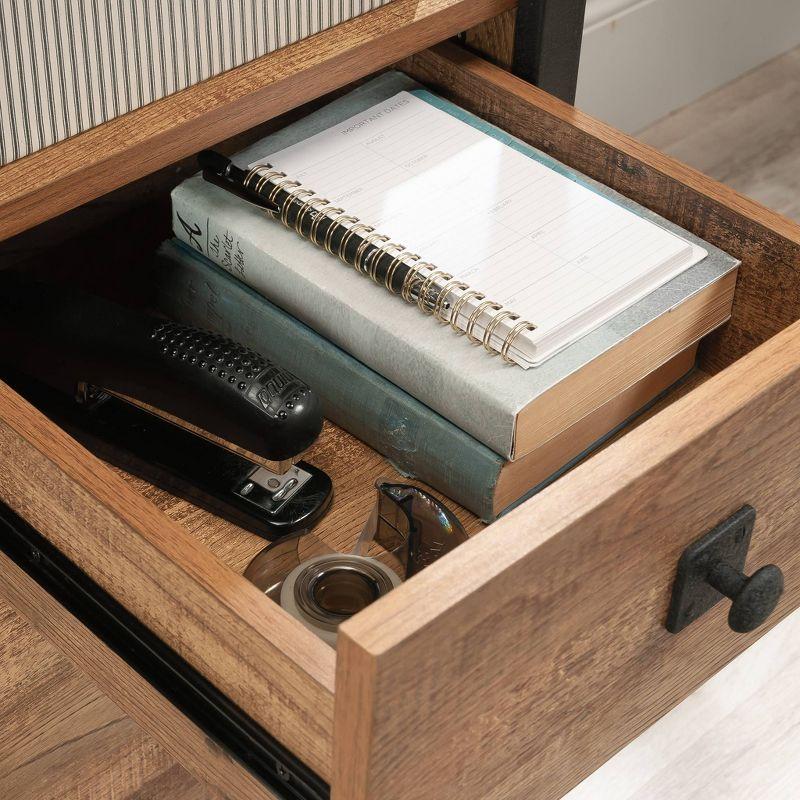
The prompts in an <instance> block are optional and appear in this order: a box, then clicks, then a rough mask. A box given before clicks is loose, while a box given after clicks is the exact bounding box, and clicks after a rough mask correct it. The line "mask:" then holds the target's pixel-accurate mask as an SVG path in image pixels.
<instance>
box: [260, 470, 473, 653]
mask: <svg viewBox="0 0 800 800" xmlns="http://www.w3.org/2000/svg"><path fill="white" fill-rule="evenodd" d="M376 489H377V500H376V502H375V506H374V507H373V509H372V513H371V514H370V516H369V519H368V520H367V522H366V523H365V525H364V528H363V529H362V531H361V535H360V536H359V539H358V542H357V543H356V546H355V547H354V548H353V551H352V552H350V553H339V552H336V551H335V550H332V549H331V548H330V547H328V545H326V544H325V543H324V542H322V541H321V540H320V539H318V538H317V537H316V536H315V535H314V534H313V533H309V532H301V533H297V534H294V535H292V536H288V537H286V538H284V539H281V540H280V541H278V542H275V543H274V544H272V545H270V546H269V547H267V548H266V549H264V550H262V551H261V552H260V553H259V554H258V555H257V556H256V557H255V558H254V559H253V560H252V561H251V562H250V564H249V566H248V567H247V569H246V570H245V573H244V576H245V578H247V579H248V580H249V581H251V582H252V583H254V584H255V585H256V586H257V587H258V588H259V589H261V591H263V592H264V593H265V594H266V595H267V596H268V597H269V598H270V599H272V600H274V601H275V602H276V603H278V604H279V605H280V606H281V607H282V608H284V609H285V610H286V611H287V612H288V613H289V614H291V615H292V616H294V617H296V618H297V619H299V620H300V621H301V622H302V623H303V624H304V625H305V626H306V627H307V628H309V629H310V630H312V631H313V632H314V633H316V634H317V635H318V636H319V637H321V638H322V639H324V640H325V641H326V642H328V644H330V645H335V644H336V634H337V630H338V628H339V625H340V624H341V623H342V622H344V621H345V620H347V619H349V618H350V617H351V616H353V615H354V614H357V613H358V612H359V611H361V610H362V609H364V608H366V607H367V606H368V605H369V604H370V603H373V602H374V601H375V600H377V599H378V598H379V597H382V596H383V595H385V594H387V593H388V592H390V591H391V590H392V589H394V588H395V587H396V586H399V585H400V583H401V582H402V581H403V580H405V579H406V578H410V577H411V576H412V575H415V574H416V573H417V572H419V571H420V570H422V569H424V568H425V567H426V566H428V565H429V564H431V563H433V562H434V561H435V560H436V559H437V558H440V557H441V556H443V555H445V554H446V553H449V552H450V551H451V550H452V549H453V548H455V547H457V546H458V545H459V544H461V543H462V542H464V541H466V539H467V534H466V532H465V531H464V528H463V527H462V525H461V523H460V522H459V521H458V518H457V517H456V516H455V515H454V514H453V513H452V512H451V511H450V510H449V509H448V508H447V507H446V506H444V505H443V504H442V503H440V502H439V501H438V500H437V499H436V498H435V497H433V496H432V495H430V494H428V493H427V492H425V491H424V490H422V489H420V488H418V487H416V486H410V485H407V484H400V483H387V482H379V483H377V484H376Z"/></svg>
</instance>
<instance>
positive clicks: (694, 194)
mask: <svg viewBox="0 0 800 800" xmlns="http://www.w3.org/2000/svg"><path fill="white" fill-rule="evenodd" d="M401 67H402V68H403V69H404V70H405V71H406V72H408V73H409V74H410V75H412V77H414V78H416V79H417V80H419V81H421V82H423V83H426V84H427V85H428V86H429V87H430V88H431V89H432V90H434V91H437V92H439V93H440V94H442V95H444V96H445V97H447V98H448V99H451V100H453V101H454V102H456V103H459V104H460V105H462V106H464V107H465V108H467V109H469V110H470V111H473V112H475V113H476V114H478V115H480V116H482V117H484V118H485V119H487V120H489V121H490V122H493V123H495V124H496V125H498V126H500V127H501V128H503V129H505V130H507V131H509V132H510V133H512V134H514V135H515V136H518V137H519V138H521V139H523V140H524V141H526V142H529V143H530V144H533V145H534V146H536V147H539V148H540V149H541V150H544V151H545V152H546V153H548V154H550V155H552V156H554V157H555V158H557V159H559V160H561V161H563V162H564V163H566V164H568V165H569V166H571V167H575V168H576V169H578V170H580V171H581V172H583V173H585V174H586V175H589V176H590V177H592V178H595V179H596V180H599V181H600V182H601V183H605V184H606V185H608V186H611V187H612V188H614V189H617V190H618V191H619V192H621V193H622V194H624V195H626V196H627V197H630V198H632V199H633V200H636V201H637V202H639V203H642V204H643V205H645V206H647V207H648V208H651V209H653V210H654V211H656V212H658V213H659V214H661V215H663V216H664V217H666V218H667V219H670V220H672V221H673V222H675V223H677V224H678V225H681V226H682V227H684V228H687V229H688V230H690V231H692V232H693V233H695V234H697V235H698V236H700V237H701V238H703V239H706V240H707V241H709V242H711V243H713V244H715V245H717V246H718V247H720V248H722V249H723V250H726V251H727V252H729V253H731V254H732V255H734V256H736V257H737V258H740V259H741V260H742V267H741V269H740V273H739V282H738V286H737V293H736V302H735V306H734V314H733V318H732V320H731V322H730V323H729V324H728V325H726V326H725V327H724V328H722V329H721V330H720V331H719V332H717V333H715V334H713V335H712V336H709V337H708V338H707V339H706V340H705V341H704V342H703V345H702V347H701V350H700V362H701V365H702V366H703V368H704V369H707V370H709V371H711V372H716V371H718V370H720V369H722V368H724V367H726V366H728V365H729V364H732V363H733V362H734V361H735V360H736V359H737V358H739V357H740V356H742V355H743V354H744V353H747V352H749V351H750V350H752V349H753V348H754V347H756V346H757V345H758V344H760V343H762V342H764V341H766V340H767V339H769V337H771V336H773V335H774V334H776V333H777V332H778V331H780V330H782V329H783V328H785V327H786V326H787V325H789V324H791V323H792V322H794V321H795V320H796V319H798V318H799V317H800V226H798V225H797V224H796V223H795V222H793V221H791V220H789V219H787V218H786V217H784V216H782V215H781V214H778V213H776V212H775V211H771V210H769V209H768V208H766V207H764V206H763V205H761V204H760V203H757V202H756V201H754V200H751V199H749V198H747V197H743V196H742V195H740V194H739V193H737V192H736V191H735V190H734V189H731V188H730V187H728V186H725V185H723V184H721V183H719V182H717V181H715V180H713V179H711V178H709V177H707V176H705V175H703V174H702V173H700V172H698V171H697V170H695V169H692V168H691V167H688V166H686V165H685V164H682V163H680V162H679V161H676V160H675V159H673V158H670V157H669V156H666V155H664V154H663V153H661V152H659V151H658V150H656V149H654V148H652V147H650V146H648V145H646V144H642V143H641V142H639V141H637V140H636V139H634V138H632V137H630V136H627V135H626V134H623V133H621V132H620V131H618V130H616V129H614V128H612V127H611V126H609V125H606V124H605V123H603V122H600V121H599V120H596V119H594V118H593V117H590V116H589V115H588V114H584V113H583V112H581V111H578V110H577V109H575V108H573V107H572V106H570V105H568V104H566V103H563V102H561V101H560V100H558V99H556V98H555V97H552V96H551V95H549V94H547V93H546V92H543V91H541V90H540V89H537V88H536V87H535V86H531V85H530V84H527V83H525V82H524V81H521V80H520V79H518V78H515V77H514V76H513V75H511V74H510V73H508V72H506V71H505V70H503V69H501V68H500V67H497V66H494V65H492V64H489V63H488V62H486V61H485V60H483V59H481V58H478V57H477V56H474V55H471V54H469V53H467V52H465V51H464V50H462V49H460V48H458V47H456V46H455V45H452V44H449V43H445V44H441V45H438V46H437V47H435V48H433V49H431V50H428V51H425V52H424V53H420V54H418V55H416V56H413V57H412V58H410V59H407V60H406V61H405V62H403V63H402V64H401Z"/></svg>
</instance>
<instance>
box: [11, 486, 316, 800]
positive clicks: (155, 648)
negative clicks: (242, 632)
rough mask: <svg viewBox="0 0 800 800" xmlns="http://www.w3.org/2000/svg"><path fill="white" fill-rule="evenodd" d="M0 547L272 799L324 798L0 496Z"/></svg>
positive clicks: (294, 763) (302, 769)
mask: <svg viewBox="0 0 800 800" xmlns="http://www.w3.org/2000/svg"><path fill="white" fill-rule="evenodd" d="M0 550H2V551H3V552H4V553H5V554H6V555H7V556H8V557H9V558H10V559H11V560H12V561H14V563H15V564H17V566H19V567H20V568H21V569H22V570H24V571H25V572H26V573H27V574H28V575H29V576H30V577H31V578H33V580H35V581H36V582H37V583H38V584H39V585H40V586H41V587H42V588H43V589H45V591H47V592H48V593H49V594H50V595H52V596H53V597H54V598H55V599H56V600H57V601H58V602H59V603H60V604H61V605H62V606H64V608H66V609H67V611H69V612H70V613H71V614H72V615H73V616H74V617H76V618H77V619H78V620H79V621H80V622H81V623H82V624H83V625H85V626H86V627H87V628H88V629H89V630H90V631H91V632H92V633H93V634H94V635H95V636H96V637H97V638H98V639H100V640H101V641H102V642H104V643H105V644H106V645H107V646H108V647H109V648H110V649H111V650H113V651H114V652H115V653H116V654H117V655H118V656H119V657H120V658H122V659H123V660H124V661H125V662H126V663H127V664H128V665H129V666H130V667H131V668H132V669H133V670H135V671H136V672H138V673H139V674H140V675H141V676H142V677H143V678H144V679H145V680H146V681H147V682H148V683H150V685H151V686H153V688H154V689H156V690H157V691H158V692H159V693H160V694H161V695H163V696H164V697H165V698H166V699H167V700H168V701H169V702H170V703H172V705H174V706H175V708H176V709H177V710H178V711H179V712H180V713H181V714H183V715H184V716H186V717H187V718H188V719H190V720H191V721H192V722H193V723H194V724H195V725H197V727H198V728H200V729H201V730H202V731H203V732H204V733H205V734H206V735H207V736H208V737H209V738H211V739H213V740H214V741H215V742H216V743H217V744H219V745H220V746H221V747H223V748H224V749H225V750H227V751H228V753H230V755H231V756H233V757H234V758H235V759H236V760H237V761H239V763H241V764H242V765H243V766H244V767H246V768H247V769H248V770H249V771H250V772H251V773H252V774H253V775H254V776H255V777H256V778H258V779H259V780H260V781H261V782H262V783H263V784H264V785H265V786H266V787H267V789H268V790H269V791H270V792H272V793H273V794H274V795H275V796H276V797H277V798H279V799H280V800H329V798H330V787H329V786H328V784H326V783H325V782H324V781H323V780H322V779H321V778H320V777H319V776H318V775H316V774H315V773H314V772H313V771H312V770H311V769H309V768H308V767H307V766H306V765H305V764H303V763H302V762H301V761H300V760H299V759H298V758H296V757H295V756H294V755H293V754H292V753H291V752H289V751H288V750H287V749H286V748H285V747H284V746H283V745H281V744H280V742H278V741H277V740H276V739H275V738H273V737H272V736H271V735H270V734H269V733H267V731H265V730H264V729H263V728H262V727H261V726H260V725H259V724H258V723H257V722H255V721H254V720H253V719H252V718H251V717H250V716H248V715H247V714H246V713H245V712H244V711H242V709H240V708H239V707H238V706H236V705H235V704H234V703H233V702H232V701H231V700H230V699H229V698H227V697H226V696H225V695H224V694H222V693H221V692H220V691H219V690H218V689H217V688H216V687H215V686H213V685H212V684H211V683H209V681H208V680H206V678H204V677H203V676H202V675H201V674H200V673H199V672H198V671H197V670H196V669H195V668H194V667H192V666H191V665H190V664H189V663H188V662H187V661H185V660H184V659H183V658H182V657H181V656H180V655H178V654H177V653H176V652H175V651H174V650H173V649H172V648H170V647H169V646H168V645H167V644H165V643H164V642H163V641H161V639H159V638H158V637H157V636H156V635H155V634H154V633H153V632H152V631H150V630H149V629H148V628H146V627H145V626H144V625H143V624H142V623H141V622H140V621H139V620H138V619H136V617H135V616H133V614H131V613H130V612H129V611H127V609H125V608H124V607H123V606H122V605H120V603H118V602H117V601H116V600H115V599H114V598H113V597H112V596H111V595H110V594H108V593H107V592H106V591H105V590H104V589H103V588H102V587H100V586H99V585H98V584H97V583H95V582H94V581H93V580H92V579H91V578H90V577H89V576H88V575H86V573H85V572H83V571H82V570H81V569H79V568H78V567H77V566H76V565H75V564H73V563H72V562H71V561H69V559H67V558H66V557H65V556H64V555H63V554H62V553H60V552H59V551H58V550H57V549H56V548H55V547H54V546H53V545H52V544H51V543H50V542H48V541H47V539H45V538H44V537H43V536H42V535H41V534H40V533H39V532H38V531H36V530H35V529H34V528H32V527H31V526H30V525H29V524H28V523H27V522H26V521H25V520H24V519H22V518H21V517H20V516H19V515H18V514H16V513H15V512H14V511H13V510H12V509H10V508H9V507H8V506H6V505H4V504H3V503H1V502H0Z"/></svg>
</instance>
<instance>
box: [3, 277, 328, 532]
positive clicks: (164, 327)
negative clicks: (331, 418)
mask: <svg viewBox="0 0 800 800" xmlns="http://www.w3.org/2000/svg"><path fill="white" fill-rule="evenodd" d="M0 377H2V378H3V379H4V380H6V381H7V382H8V383H10V384H11V385H13V386H14V387H15V388H16V389H17V390H18V391H20V393H21V394H23V396H26V397H28V399H29V400H30V401H31V402H33V403H34V405H36V406H38V407H39V408H40V409H41V410H42V411H43V412H44V413H45V414H47V415H48V416H50V417H51V418H52V419H53V420H54V421H55V422H56V423H57V424H59V425H60V426H61V427H63V428H65V429H66V430H67V431H68V432H69V433H70V434H71V435H73V436H74V437H75V438H76V439H78V440H79V441H81V442H82V443H83V444H84V445H85V446H86V447H87V448H88V449H90V450H92V451H93V452H95V453H96V454H97V455H98V456H100V457H101V458H103V459H104V460H106V461H108V462H110V463H112V464H114V465H116V466H119V467H121V468H122V469H124V470H126V471H128V472H131V473H133V474H135V475H138V476H140V477H142V478H145V479H146V480H148V481H150V482H151V483H153V484H155V485H157V486H160V487H162V488H165V489H167V490H168V491H171V492H172V493H174V494H177V495H179V496H181V497H184V498H186V499H189V500H191V501H192V502H194V503H196V504H197V505H200V506H202V507H204V508H207V509H208V510H210V511H212V512H213V513H215V514H218V515H219V516H222V517H225V518H226V519H229V520H231V521H232V522H235V523H236V524H238V525H241V526H242V527H244V528H247V529H249V530H251V531H253V532H254V533H257V534H259V535H261V536H264V537H265V538H268V539H275V538H278V537H280V536H283V535H285V534H287V533H291V532H293V531H296V530H298V529H301V528H311V527H313V525H314V523H315V522H316V521H317V520H318V519H319V518H320V517H321V516H322V515H323V514H324V513H325V511H326V510H327V508H328V506H329V505H330V501H331V492H332V490H331V481H330V478H329V477H328V476H327V475H326V474H325V473H324V472H322V471H321V470H319V469H317V468H316V467H314V466H313V465H311V464H308V463H306V462H304V461H297V459H298V458H299V457H300V456H301V454H302V453H303V452H304V451H305V450H306V449H307V448H308V447H309V446H310V445H311V444H312V443H313V442H314V440H315V439H316V438H317V436H318V435H319V433H320V430H321V428H322V414H321V411H320V406H319V402H318V399H317V398H316V396H315V395H314V393H313V392H312V391H311V390H310V389H309V387H308V386H306V385H305V384H304V383H303V382H302V381H300V380H299V379H298V378H296V377H295V376H294V375H291V374H290V373H288V372H286V370H284V369H282V368H281V367H279V366H278V365H276V364H274V363H272V362H270V361H268V360H267V359H265V358H263V357H262V356H260V355H258V354H257V353H255V352H253V351H252V350H250V349H248V348H246V347H244V346H242V345H240V344H237V343H236V342H233V341H231V340H230V339H227V338H225V337H223V336H218V335H216V334H213V333H209V332H206V331H201V330H197V329H195V328H190V327H187V326H185V325H179V324H177V323H173V322H170V321H168V320H164V319H160V318H157V317H154V316H149V315H147V314H145V313H141V312H139V311H135V310H132V309H130V308H127V307H124V306H120V305H117V304H115V303H112V302H109V301H107V300H104V299H101V298H99V297H95V296H93V295H88V294H84V293H82V292H79V291H75V290H72V289H65V288H63V287H56V286H51V285H49V284H43V283H36V282H32V281H29V280H27V279H26V278H21V277H18V276H13V275H4V276H2V280H0Z"/></svg>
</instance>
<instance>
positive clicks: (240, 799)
mask: <svg viewBox="0 0 800 800" xmlns="http://www.w3.org/2000/svg"><path fill="white" fill-rule="evenodd" d="M0 591H1V592H2V594H3V596H4V597H7V598H8V599H9V601H10V602H11V603H12V605H13V606H14V608H16V609H18V610H19V611H20V612H21V613H22V614H23V615H24V616H25V618H26V619H28V620H30V621H31V623H32V624H33V625H34V626H35V627H36V628H37V630H39V631H41V632H42V633H43V634H44V635H45V636H47V638H48V639H49V640H50V641H52V642H54V643H55V644H56V646H57V647H58V648H59V649H60V650H61V651H62V652H63V653H64V654H65V655H66V656H67V657H68V658H69V659H70V661H71V662H72V663H74V664H76V665H77V666H78V667H80V669H81V670H82V671H83V672H84V673H85V675H87V676H88V677H89V678H91V679H92V680H94V681H95V682H96V683H97V685H98V686H100V687H102V689H103V691H104V693H105V694H106V695H107V697H109V698H110V699H111V700H113V701H114V702H115V703H116V705H117V706H118V707H119V708H120V709H121V710H122V711H123V712H125V714H127V715H128V716H129V717H130V718H131V719H132V720H134V721H136V722H139V723H140V724H141V725H143V726H144V727H145V728H146V729H147V730H148V731H149V732H150V733H151V734H153V735H154V736H156V738H157V739H158V740H159V741H160V742H162V743H163V744H164V748H165V750H166V751H168V752H169V753H170V755H171V756H172V757H173V758H174V759H175V761H176V762H177V763H180V764H182V765H183V766H185V767H186V770H188V771H189V772H190V773H191V774H192V775H194V776H195V777H196V778H198V779H199V780H200V781H201V783H200V787H201V790H202V791H204V792H205V793H206V794H207V795H208V794H209V793H210V794H211V796H212V797H216V796H220V795H221V792H222V790H224V792H225V795H226V796H227V797H228V798H229V799H230V800H275V798H274V795H273V794H272V793H270V792H268V791H266V789H265V788H264V787H263V785H262V784H261V782H260V781H259V780H258V779H256V778H255V777H254V776H253V775H252V774H251V773H250V772H248V771H247V770H246V769H245V768H243V767H242V766H241V765H240V764H239V763H238V762H236V761H234V760H233V759H232V758H231V756H230V755H228V754H227V753H226V752H225V751H224V750H222V749H221V748H220V747H219V746H218V745H216V744H215V743H214V742H213V741H211V740H210V739H209V738H208V737H207V736H206V735H205V733H203V731H202V730H200V729H199V728H197V727H196V726H195V725H193V724H192V723H191V722H189V721H188V720H187V719H186V718H185V717H184V716H183V715H182V714H179V713H177V712H176V711H175V710H174V708H173V707H172V705H171V704H170V703H169V702H168V701H167V700H165V699H164V698H163V696H162V695H161V694H159V693H158V692H157V691H156V690H155V689H154V688H153V687H152V686H151V685H150V684H149V683H148V682H147V681H146V680H145V679H144V678H142V677H141V676H140V675H139V674H138V673H137V672H136V671H135V670H133V669H131V668H130V667H129V666H128V665H127V664H126V663H125V661H124V660H123V659H122V658H120V657H119V656H117V655H116V654H115V653H113V652H112V651H111V650H110V649H109V648H108V647H106V646H105V645H104V644H103V643H102V642H100V640H99V639H97V638H96V637H95V636H94V635H93V634H92V633H91V632H90V631H88V630H87V629H86V628H84V626H83V625H82V624H81V623H79V622H77V620H75V618H74V617H72V615H71V614H70V613H69V612H68V611H67V610H66V609H65V608H64V607H63V606H62V605H61V604H60V603H58V602H57V601H56V600H54V599H53V598H52V597H51V596H50V595H49V594H48V593H47V592H46V591H45V590H44V589H42V588H41V587H40V586H39V585H38V584H37V583H36V582H35V581H34V580H33V579H32V578H30V577H29V576H28V575H26V574H25V572H23V571H22V570H21V569H20V568H19V567H18V566H17V565H16V564H14V562H13V561H11V560H10V559H9V558H8V557H7V556H6V555H5V554H4V553H0ZM70 699H71V698H70V697H69V696H67V697H65V698H64V701H63V702H64V708H63V709H61V708H60V705H59V703H60V698H59V697H53V696H52V695H51V696H50V698H49V703H50V712H51V713H53V715H54V716H55V717H56V719H58V716H59V714H60V713H64V712H66V713H67V714H69V712H70V711H73V708H72V707H71V703H70V702H69V701H70ZM92 716H93V715H92V714H91V713H87V714H86V720H85V722H88V723H90V724H91V721H92ZM70 718H71V715H70V717H68V719H70ZM119 721H123V720H120V719H119V716H118V718H117V720H115V722H119ZM11 722H12V725H15V724H18V722H19V720H18V718H17V716H16V715H15V716H13V717H12V719H11ZM106 727H107V726H105V725H103V726H101V727H100V728H99V730H97V731H90V732H89V733H90V734H92V735H94V734H95V733H96V734H99V741H98V744H103V743H104V744H108V742H107V740H105V739H104V734H105V733H109V734H110V731H106ZM30 733H31V734H32V736H34V737H35V736H37V735H38V736H41V735H44V736H45V737H48V736H50V735H52V731H50V732H48V731H46V732H45V733H44V734H42V733H41V731H38V732H37V731H35V730H33V731H31V732H30ZM132 733H133V731H132V730H131V729H130V727H129V726H127V725H123V727H122V729H121V730H120V732H119V733H118V738H119V743H118V744H117V747H120V748H124V747H125V746H126V744H127V743H128V742H129V741H130V739H131V735H132ZM68 741H69V740H68ZM145 741H146V740H145V739H144V737H142V736H141V735H140V736H139V742H138V744H139V746H141V745H144V744H145ZM18 744H19V743H18ZM136 745H137V743H136V742H135V741H134V742H130V746H132V747H133V750H132V752H130V753H129V755H128V757H129V758H130V759H131V760H133V761H135V760H136V758H137V753H136ZM62 746H63V745H62ZM152 747H153V745H152V744H150V748H151V749H152ZM76 749H81V750H82V749H83V748H76ZM99 749H100V751H101V752H100V753H98V757H99V756H101V755H103V753H102V748H99ZM56 750H59V751H61V753H60V757H62V758H64V757H67V756H68V751H67V752H64V751H62V748H61V746H59V747H56ZM159 751H160V748H159V749H158V751H153V755H154V756H155V755H156V753H157V754H158V757H159V769H161V770H163V771H165V772H173V774H174V778H165V780H170V779H174V780H180V782H181V784H182V785H183V789H187V790H188V789H192V790H195V789H196V788H197V787H196V785H195V786H193V784H196V781H193V780H191V779H189V780H187V776H186V774H185V772H184V771H183V770H179V771H178V770H175V771H173V770H172V765H170V764H169V760H168V759H167V758H166V757H165V755H164V753H163V752H159ZM119 756H120V754H115V753H113V752H111V753H105V757H108V758H117V759H118V758H119ZM10 760H11V759H9V761H10ZM36 760H37V761H39V762H42V759H36ZM144 763H145V765H146V764H147V761H146V760H145V762H144ZM104 766H105V768H106V770H107V775H106V777H105V778H104V779H101V785H102V781H103V780H105V781H106V782H107V783H108V782H110V781H113V782H116V783H121V784H122V785H121V787H120V788H121V789H122V790H123V791H128V790H130V785H131V784H133V785H135V784H136V783H137V782H139V781H138V780H136V779H133V780H129V781H128V782H127V783H126V782H124V781H120V780H119V779H116V781H115V780H114V772H115V770H116V769H124V768H125V766H126V765H125V762H124V761H123V762H122V763H119V762H118V763H114V764H113V766H112V764H109V763H106V764H105V765H104ZM25 767H26V762H22V764H21V766H18V767H17V768H16V769H14V770H13V771H12V777H11V780H10V781H9V782H11V781H20V780H24V779H25V774H26V772H27V771H26V769H25ZM38 767H44V768H45V769H46V768H47V762H46V760H45V761H44V762H43V763H39V764H38ZM38 767H37V768H38ZM57 767H58V764H55V765H53V769H52V772H53V773H55V772H56V770H57ZM109 767H110V769H109ZM86 777H87V778H89V779H90V780H91V779H92V778H94V777H95V776H86ZM154 777H155V778H157V777H158V776H157V775H154ZM81 779H82V776H81V775H80V774H78V775H73V780H78V781H80V780H81ZM206 782H208V783H209V784H210V785H211V786H214V787H216V790H213V791H212V790H207V788H206ZM87 787H90V791H95V792H96V791H98V786H97V785H96V782H95V783H94V784H93V783H91V782H90V783H88V784H87ZM178 788H179V790H182V789H181V787H180V786H179V787H178ZM12 796H13V795H12Z"/></svg>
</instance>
